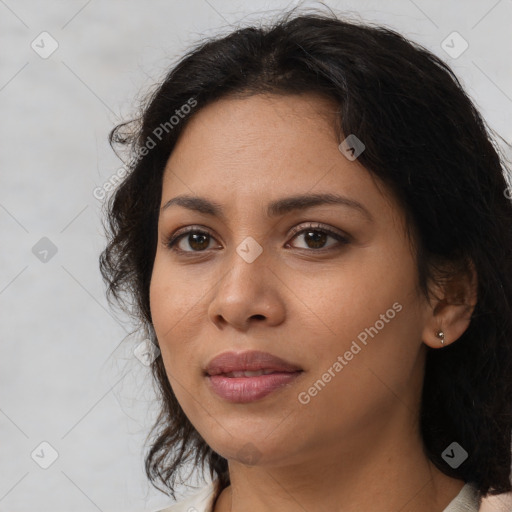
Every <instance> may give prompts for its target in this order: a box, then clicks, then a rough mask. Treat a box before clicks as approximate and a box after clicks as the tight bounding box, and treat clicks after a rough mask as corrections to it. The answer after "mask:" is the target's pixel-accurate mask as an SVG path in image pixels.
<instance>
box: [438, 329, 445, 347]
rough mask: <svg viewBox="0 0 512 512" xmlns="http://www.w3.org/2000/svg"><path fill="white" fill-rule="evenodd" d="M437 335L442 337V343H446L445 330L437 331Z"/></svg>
mask: <svg viewBox="0 0 512 512" xmlns="http://www.w3.org/2000/svg"><path fill="white" fill-rule="evenodd" d="M436 336H437V337H438V338H441V345H444V332H443V331H438V332H437V333H436Z"/></svg>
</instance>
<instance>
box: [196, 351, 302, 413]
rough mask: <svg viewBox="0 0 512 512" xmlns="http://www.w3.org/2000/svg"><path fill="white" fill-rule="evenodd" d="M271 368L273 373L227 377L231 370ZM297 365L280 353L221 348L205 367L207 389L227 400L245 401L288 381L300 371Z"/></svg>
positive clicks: (255, 398) (260, 395)
mask: <svg viewBox="0 0 512 512" xmlns="http://www.w3.org/2000/svg"><path fill="white" fill-rule="evenodd" d="M257 370H272V371H273V372H274V373H270V374H268V375H259V376H252V377H228V376H227V375H225V374H226V373H230V372H234V371H257ZM302 372H303V370H302V368H300V367H299V366H297V365H295V364H293V363H290V362H288V361H286V360H284V359H281V358H280V357H277V356H274V355H272V354H269V353H268V352H260V351H257V350H253V351H246V352H238V353H237V352H224V353H222V354H220V355H218V356H216V357H214V358H213V359H212V360H211V361H210V362H209V363H208V365H207V367H206V368H205V377H206V378H207V382H208V385H209V387H210V389H211V390H212V391H213V392H214V393H216V394H217V395H218V396H220V397H221V398H223V399H224V400H226V401H228V402H236V403H248V402H254V401H256V400H260V399H262V398H264V397H265V396H267V395H269V394H270V393H272V392H273V391H275V390H277V389H279V388H281V387H283V386H286V385H288V384H291V383H292V382H293V381H294V380H295V379H296V378H297V377H299V376H300V375H301V374H302Z"/></svg>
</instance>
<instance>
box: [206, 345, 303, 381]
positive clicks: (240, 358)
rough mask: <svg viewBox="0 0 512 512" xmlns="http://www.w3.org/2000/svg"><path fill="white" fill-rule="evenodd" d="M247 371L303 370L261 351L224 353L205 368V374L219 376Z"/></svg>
mask: <svg viewBox="0 0 512 512" xmlns="http://www.w3.org/2000/svg"><path fill="white" fill-rule="evenodd" d="M246 370H247V371H257V370H275V371H281V372H296V371H302V368H300V367H298V366H297V365H295V364H293V363H290V362H288V361H285V360H284V359H281V358H280V357H277V356H274V355H272V354H269V353H268V352H260V351H259V350H249V351H245V352H223V353H222V354H219V355H218V356H216V357H214V358H213V359H212V360H211V361H210V362H209V363H208V365H207V366H206V368H205V372H206V374H208V375H219V374H221V373H229V372H235V371H246Z"/></svg>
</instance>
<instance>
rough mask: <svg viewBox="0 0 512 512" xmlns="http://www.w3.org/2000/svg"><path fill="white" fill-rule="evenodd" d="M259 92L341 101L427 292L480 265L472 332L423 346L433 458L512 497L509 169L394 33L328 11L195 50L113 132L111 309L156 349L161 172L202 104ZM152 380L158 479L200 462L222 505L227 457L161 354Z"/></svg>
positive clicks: (423, 60)
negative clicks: (119, 173)
mask: <svg viewBox="0 0 512 512" xmlns="http://www.w3.org/2000/svg"><path fill="white" fill-rule="evenodd" d="M258 93H273V94H285V95H294V94H304V93H306V94H307V93H315V94H320V95H323V96H324V97H326V98H330V99H332V100H334V101H335V102H336V104H337V105H338V107H339V126H340V127H341V131H342V133H340V141H341V140H342V139H343V138H344V137H343V135H342V134H352V133H353V134H357V137H358V138H359V139H360V140H362V141H364V144H365V146H366V149H365V151H364V152H363V153H362V154H361V155H360V156H359V158H358V161H359V162H360V163H361V164H362V165H363V166H364V167H365V168H366V169H368V170H369V171H370V172H371V173H373V174H374V175H376V176H378V177H379V178H380V179H381V180H383V181H384V182H385V183H386V184H387V185H388V186H389V187H390V188H391V189H392V190H393V191H394V192H395V194H396V197H397V198H399V200H400V202H401V205H402V206H403V208H404V211H405V213H406V215H407V223H408V227H410V228H411V227H412V228H413V230H414V232H415V233H417V237H418V244H417V251H416V256H417V268H418V275H419V278H420V283H421V287H422V290H423V293H425V296H426V297H428V294H429V288H428V282H429V281H430V279H434V278H437V279H448V278H449V275H444V276H443V275H441V274H440V268H439V267H438V263H439V262H441V261H442V262H446V261H448V262H452V263H453V268H454V273H457V272H466V271H468V265H471V264H473V265H474V268H475V269H476V272H477V275H478V302H477V304H476V306H475V309H474V312H473V315H472V317H471V321H470V325H469V327H468V328H467V330H466V331H465V332H464V334H463V335H462V336H461V337H460V338H459V339H458V340H457V341H456V342H454V343H451V344H450V345H449V346H446V347H444V348H443V349H441V350H435V349H431V348H430V347H428V352H427V358H426V368H425V378H424V386H423V393H422V405H421V417H420V422H421V423H420V424H421V433H422V437H423V441H424V449H425V452H426V454H427V455H428V457H429V459H430V460H431V461H432V462H433V463H434V464H435V465H436V466H437V467H438V468H439V469H440V470H441V471H442V472H443V473H445V474H447V475H449V476H451V477H454V478H458V479H462V480H464V481H466V482H472V483H474V484H475V485H476V486H477V487H478V489H479V490H480V492H481V493H482V495H483V496H485V495H486V494H497V493H502V492H508V491H511V490H512V487H511V481H510V469H511V429H512V406H511V396H512V204H511V201H510V199H509V198H510V189H508V188H507V181H506V179H505V173H506V172H507V171H508V169H507V167H506V164H505V160H506V159H505V157H504V156H503V154H502V152H501V151H500V148H499V146H498V144H497V143H496V140H495V138H494V137H495V136H496V134H495V133H494V131H493V130H491V129H490V128H489V127H488V125H487V124H486V122H485V121H484V120H483V119H482V117H481V115H480V114H479V112H478V111H477V109H476V108H475V106H474V104H473V103H472V101H471V100H470V98H469V97H468V95H467V94H466V93H465V91H464V90H463V88H462V86H461V84H460V82H459V81H458V79H457V77H456V76H455V75H454V73H453V71H452V70H451V69H450V68H449V67H448V66H447V65H446V64H445V63H444V62H443V61H442V60H441V59H440V58H438V57H436V56H435V55H433V54H432V53H431V52H429V51H428V50H427V49H425V48H424V47H422V46H421V45H419V44H416V43H414V42H411V41H409V40H407V39H406V38H404V37H403V36H402V35H400V34H399V33H397V32H395V31H393V30H391V29H388V28H385V27H382V26H377V25H373V24H370V23H362V22H355V21H353V20H352V21H349V20H343V19H340V17H338V16H336V15H335V14H333V13H332V12H329V13H321V12H320V13H318V12H310V13H302V14H300V15H297V13H295V12H294V10H293V11H289V12H286V13H284V14H283V15H281V16H280V17H279V19H278V20H277V21H276V20H273V21H272V22H271V23H268V24H267V25H266V26H259V27H248V28H239V29H237V30H234V31H232V32H231V33H229V34H228V35H223V36H218V37H216V38H211V39H207V40H204V41H201V42H200V43H199V44H198V45H197V46H196V47H195V48H193V49H192V50H190V51H189V52H188V53H187V54H186V55H184V56H183V57H182V58H181V60H179V62H178V63H177V64H176V65H174V66H173V67H172V69H170V71H169V72H168V74H167V75H166V76H165V78H164V79H163V81H162V82H161V83H159V84H157V85H156V86H155V89H154V90H153V92H151V93H150V94H149V95H147V96H146V100H144V101H143V102H142V104H141V107H140V114H139V115H138V116H134V117H135V118H134V119H132V120H130V121H127V122H125V123H122V124H120V125H118V126H116V127H115V128H114V129H113V130H112V132H111V133H110V143H111V145H112V147H113V148H114V150H116V148H118V147H119V148H121V149H123V148H124V149H126V150H128V153H129V155H130V157H129V158H127V159H126V161H129V163H127V164H126V165H127V168H128V174H127V176H126V177H125V179H124V180H123V182H122V183H121V184H120V186H119V187H118V188H117V189H116V190H115V193H114V194H113V195H111V196H110V198H109V199H108V201H107V202H106V203H105V208H106V213H105V219H106V222H104V228H105V231H106V233H107V237H108V245H107V246H106V248H105V249H104V251H103V252H102V254H101V256H100V270H101V273H102V276H103V278H104V280H105V282H106V284H107V298H108V300H109V303H110V304H111V305H113V304H114V302H115V303H116V304H118V305H120V306H121V309H122V310H123V311H124V312H127V313H128V314H129V315H131V316H132V318H135V319H136V320H137V322H139V323H138V325H139V326H140V328H141V329H144V330H146V332H147V333H148V335H149V336H150V338H151V340H152V341H153V343H155V345H157V346H158V340H157V339H156V336H155V332H154V329H153V326H152V320H151V311H150V305H149V284H150V279H151V273H152V268H153V262H154V258H155V252H156V245H157V223H158V214H159V207H160V201H161V193H162V176H163V171H164V167H165V165H166V162H167V160H168V158H169V156H170V154H171V153H172V151H173V149H174V147H175V144H176V141H177V139H178V137H179V135H180V133H181V132H182V130H183V129H184V127H185V126H186V125H187V123H188V121H189V120H190V119H191V118H192V117H193V116H195V115H197V113H198V112H199V111H200V110H201V109H202V108H203V107H205V106H206V105H208V104H210V103H212V102H213V101H215V100H217V99H220V98H222V97H226V96H227V95H230V94H235V95H252V94H258ZM185 105H189V107H190V108H188V107H187V108H185V107H184V106H185ZM192 105H194V106H193V107H192ZM178 114H179V119H178V117H176V116H178ZM173 116H174V117H175V119H174V120H172V118H173ZM176 120H178V121H176ZM500 138H501V137H500ZM501 139H502V138H501ZM502 140H503V139H502ZM116 152H117V151H116ZM151 371H152V376H153V378H154V383H156V387H157V391H158V399H159V403H160V413H159V416H158V418H157V420H156V422H155V424H154V425H153V428H152V429H151V432H150V435H149V436H148V438H149V437H152V441H151V446H150V449H149V451H148V452H147V454H146V456H145V469H146V473H147V476H148V478H149V479H150V481H151V483H152V484H153V486H154V487H156V488H158V489H160V490H163V491H164V492H165V493H167V494H169V492H170V494H171V495H172V496H173V498H175V485H176V481H177V476H178V475H179V473H180V469H182V468H183V466H184V464H185V463H186V462H193V464H194V467H197V468H202V470H203V475H204V469H205V464H206V465H207V467H208V469H209V473H210V476H211V477H212V478H214V477H216V478H218V479H219V485H218V487H217V496H218V494H220V492H221V491H222V489H224V488H225V487H226V486H227V485H229V483H230V480H229V472H228V464H227V460H226V459H224V458H223V457H221V456H220V455H219V454H217V453H216V452H214V451H213V450H212V449H211V448H210V447H209V446H208V445H207V444H206V442H205V441H204V439H203V438H202V437H201V436H200V435H199V433H198V432H197V431H196V429H195V428H194V426H193V425H192V424H191V422H190V421H189V419H188V418H187V416H186V415H185V414H184V412H183V410H182V408H181V407H180V404H179V403H178V401H177V399H176V397H175V395H174V393H173V390H172V388H171V386H170V384H169V380H168V378H167V375H166V371H165V367H164V365H163V361H162V358H161V357H158V358H157V359H155V361H154V363H153V364H152V366H151ZM453 441H457V442H458V443H459V444H460V445H461V446H462V447H463V448H464V449H465V450H466V451H467V452H468V454H469V457H468V458H467V460H466V461H464V463H462V464H461V465H460V466H459V467H457V468H456V469H453V468H451V467H450V466H449V465H447V463H446V462H445V461H444V460H443V458H442V456H441V454H442V452H443V451H444V450H445V448H446V447H447V446H448V445H449V444H451V443H452V442H453ZM159 483H160V484H163V487H160V486H159V485H158V484H159Z"/></svg>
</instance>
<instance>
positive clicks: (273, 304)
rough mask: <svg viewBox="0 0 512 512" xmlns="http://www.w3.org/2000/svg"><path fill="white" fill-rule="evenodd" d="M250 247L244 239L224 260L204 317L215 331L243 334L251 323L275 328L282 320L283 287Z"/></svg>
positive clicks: (262, 255) (267, 263) (266, 259)
mask: <svg viewBox="0 0 512 512" xmlns="http://www.w3.org/2000/svg"><path fill="white" fill-rule="evenodd" d="M254 243H255V241H254V242H253V241H251V240H247V239H246V240H245V241H243V242H242V243H240V245H239V246H238V247H237V248H236V250H233V251H232V254H231V255H230V256H229V257H226V260H225V266H224V267H223V270H222V276H221V277H220V279H219V280H218V281H217V283H216V284H215V285H214V286H213V289H212V296H211V297H212V298H211V302H210V304H209V307H208V316H209V318H210V320H211V321H212V322H213V323H214V324H215V325H216V326H217V328H218V329H226V328H228V326H232V327H233V328H235V329H237V330H238V331H246V330H247V329H248V328H249V327H250V326H251V325H253V324H254V323H255V322H257V323H264V324H265V325H266V326H276V325H279V324H280V323H281V322H283V320H284V315H285V304H284V300H283V299H284V298H283V294H282V289H283V283H282V281H281V280H280V279H279V276H278V275H277V273H276V271H275V269H273V268H272V267H271V265H270V261H269V257H268V255H267V254H266V252H265V251H261V250H259V251H258V252H259V254H256V252H255V251H257V247H256V246H255V245H254Z"/></svg>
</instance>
